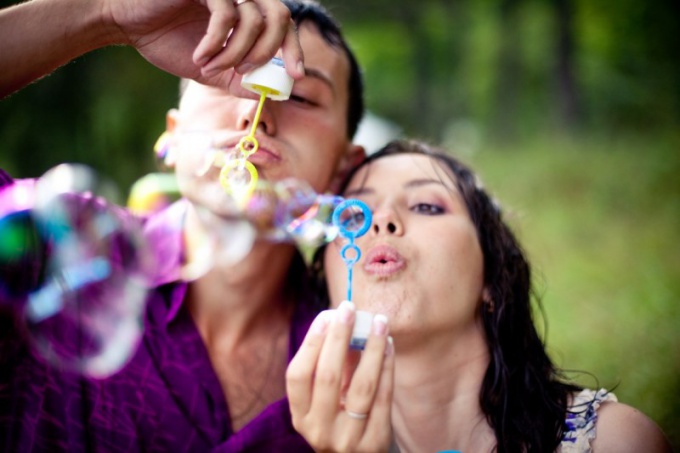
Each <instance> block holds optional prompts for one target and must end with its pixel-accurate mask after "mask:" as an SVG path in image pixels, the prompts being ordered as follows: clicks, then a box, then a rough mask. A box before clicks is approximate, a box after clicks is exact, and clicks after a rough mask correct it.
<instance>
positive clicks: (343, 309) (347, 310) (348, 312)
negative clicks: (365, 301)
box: [336, 300, 354, 324]
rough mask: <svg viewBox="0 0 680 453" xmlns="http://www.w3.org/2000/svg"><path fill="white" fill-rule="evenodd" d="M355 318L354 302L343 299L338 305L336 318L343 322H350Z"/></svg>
mask: <svg viewBox="0 0 680 453" xmlns="http://www.w3.org/2000/svg"><path fill="white" fill-rule="evenodd" d="M353 318H354V304H353V303H352V302H350V301H348V300H343V301H342V302H341V303H340V306H339V307H338V311H337V313H336V319H337V320H338V321H339V322H341V323H342V324H349V323H350V322H351V321H352V319H353Z"/></svg>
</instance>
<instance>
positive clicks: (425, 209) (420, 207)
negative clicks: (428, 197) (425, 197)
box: [411, 203, 444, 215]
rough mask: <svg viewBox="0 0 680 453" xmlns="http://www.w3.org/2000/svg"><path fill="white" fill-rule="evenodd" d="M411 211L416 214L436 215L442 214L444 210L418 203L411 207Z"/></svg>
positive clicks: (428, 204) (432, 205)
mask: <svg viewBox="0 0 680 453" xmlns="http://www.w3.org/2000/svg"><path fill="white" fill-rule="evenodd" d="M411 211H413V212H417V213H419V214H427V215H436V214H442V213H443V212H444V208H442V207H441V206H437V205H434V204H430V203H418V204H416V205H413V206H412V207H411Z"/></svg>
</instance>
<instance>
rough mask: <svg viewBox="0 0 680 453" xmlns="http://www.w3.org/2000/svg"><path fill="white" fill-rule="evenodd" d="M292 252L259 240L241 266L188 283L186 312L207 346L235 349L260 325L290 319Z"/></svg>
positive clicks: (224, 269) (215, 271) (209, 273)
mask: <svg viewBox="0 0 680 453" xmlns="http://www.w3.org/2000/svg"><path fill="white" fill-rule="evenodd" d="M294 253H295V250H294V249H293V247H292V246H290V245H287V244H269V243H259V242H258V243H256V245H255V246H254V247H253V249H252V251H251V252H250V253H249V254H248V255H247V256H246V257H245V258H244V259H243V260H241V261H240V262H238V263H236V264H234V265H231V266H227V267H222V268H217V267H215V268H213V269H212V270H211V271H210V272H208V273H207V274H206V275H204V276H203V277H201V278H199V279H197V280H195V281H193V282H191V284H190V285H189V290H188V294H187V304H188V308H189V311H190V312H191V314H192V316H193V318H194V321H195V322H196V325H197V327H198V329H199V331H200V332H201V334H202V335H203V338H204V340H205V341H206V344H207V345H208V346H209V347H210V346H211V345H212V344H214V343H215V342H220V343H223V342H224V341H228V342H229V343H232V345H234V346H235V345H237V344H239V343H241V342H242V341H244V340H245V339H246V337H247V336H248V335H249V333H252V332H253V331H254V330H257V329H259V328H260V327H263V326H267V325H271V323H272V322H275V323H277V324H278V322H279V321H280V320H281V319H285V320H286V322H287V321H289V318H290V314H291V307H292V305H293V303H294V301H290V300H288V298H289V297H290V295H288V294H287V290H288V289H287V288H286V283H287V281H286V277H287V276H288V272H289V268H290V266H291V263H292V260H293V256H294Z"/></svg>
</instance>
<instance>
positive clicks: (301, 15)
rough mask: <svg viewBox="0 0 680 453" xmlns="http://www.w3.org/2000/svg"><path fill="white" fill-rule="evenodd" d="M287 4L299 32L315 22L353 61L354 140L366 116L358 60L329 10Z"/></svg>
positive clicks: (295, 1)
mask: <svg viewBox="0 0 680 453" xmlns="http://www.w3.org/2000/svg"><path fill="white" fill-rule="evenodd" d="M283 4H284V5H286V7H288V9H289V10H290V16H291V19H292V20H293V22H294V23H295V26H296V27H298V28H299V27H300V24H302V23H303V22H311V23H312V24H314V26H316V28H317V30H318V31H319V34H320V35H321V37H322V38H323V39H324V41H326V42H327V43H328V44H330V45H331V46H333V47H336V48H338V49H340V50H342V51H343V52H344V53H345V55H346V56H347V60H348V61H349V81H348V86H347V88H348V98H349V99H348V105H347V136H348V138H349V139H350V140H351V139H352V137H354V134H356V132H357V129H358V127H359V122H360V121H361V118H362V117H363V115H364V82H363V77H362V75H361V70H360V69H359V63H357V59H356V57H355V56H354V53H353V52H352V50H351V49H350V48H349V46H348V45H347V41H345V38H344V36H343V35H342V31H341V29H340V25H339V24H338V22H337V21H336V20H335V19H334V18H333V16H331V14H330V13H329V12H328V10H327V9H326V8H324V7H323V6H321V5H320V4H319V3H317V2H316V1H313V0H283ZM187 83H188V80H187V79H182V80H181V81H180V97H181V96H182V94H184V90H185V89H186V85H187Z"/></svg>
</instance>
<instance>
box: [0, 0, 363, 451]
mask: <svg viewBox="0 0 680 453" xmlns="http://www.w3.org/2000/svg"><path fill="white" fill-rule="evenodd" d="M103 1H104V0H102V2H103ZM91 3H95V2H93V0H87V1H78V0H49V1H48V0H33V1H31V2H28V3H27V4H25V5H26V7H31V6H32V4H37V6H41V7H42V8H44V9H45V10H47V12H44V14H43V13H41V14H37V13H38V12H40V11H43V10H41V9H40V8H37V7H36V9H35V10H34V11H33V15H38V16H39V17H41V18H42V19H43V20H46V21H47V22H48V23H46V24H44V26H43V28H46V29H47V30H48V31H49V30H50V29H51V28H52V27H55V28H57V29H58V31H57V32H56V33H57V35H58V34H59V33H62V32H63V31H64V30H68V32H69V33H73V34H74V35H78V36H79V37H81V38H82V39H84V38H85V37H87V36H89V35H88V34H87V33H78V31H79V30H81V28H79V27H76V26H75V25H74V26H73V27H72V28H69V27H67V26H65V25H64V24H63V23H59V24H54V23H52V22H51V21H49V20H47V19H46V17H59V18H63V20H64V21H66V22H65V23H69V22H68V21H71V22H73V21H75V22H78V21H80V20H81V19H80V18H81V17H82V18H87V19H88V20H90V21H93V22H95V23H97V22H99V21H101V19H100V20H99V21H98V20H92V17H93V15H92V14H90V13H89V10H90V7H89V6H88V5H90V4H91ZM107 3H109V2H104V4H99V5H98V6H97V8H98V9H97V11H104V12H105V13H104V17H113V16H115V17H117V18H120V17H122V16H121V15H120V14H121V13H120V11H133V12H135V13H137V15H135V14H133V13H126V14H128V16H125V17H127V19H125V20H122V19H117V21H116V22H115V23H116V24H117V26H115V27H108V28H107V30H108V34H105V35H106V36H105V37H101V36H99V37H97V38H96V39H95V38H93V41H91V42H88V43H87V44H86V45H82V46H80V47H78V46H77V45H73V46H72V47H73V48H71V47H70V46H64V45H63V44H64V42H62V43H61V44H62V47H68V48H69V49H70V50H68V51H61V50H59V51H56V50H55V52H57V53H58V54H59V55H57V57H55V56H54V55H52V54H50V52H43V51H41V50H40V49H36V52H35V53H32V52H29V51H27V50H26V51H25V50H24V49H31V46H35V47H40V44H39V43H37V42H36V41H29V42H28V43H26V44H25V47H21V46H19V44H17V43H14V44H12V45H10V46H9V49H10V51H9V53H8V54H5V55H4V56H0V62H2V63H3V66H5V64H4V63H8V62H12V61H16V62H17V64H16V66H17V67H18V69H17V70H15V71H13V74H14V75H11V76H0V77H1V78H0V87H2V93H8V92H11V91H12V90H14V89H16V88H17V87H19V86H21V85H23V84H25V83H28V82H29V81H30V80H31V79H32V78H35V77H37V76H40V75H42V74H44V73H47V72H48V71H50V70H51V69H53V68H54V67H56V66H58V65H59V64H62V63H64V62H65V61H68V59H71V58H74V57H75V56H77V55H78V54H80V53H82V52H84V51H87V50H90V49H91V48H94V47H97V46H100V45H104V44H110V43H112V42H131V43H134V45H135V46H136V47H137V48H138V49H139V50H140V52H141V53H142V54H143V55H145V57H146V58H147V59H148V60H149V61H151V62H152V63H154V64H156V65H157V66H159V67H161V68H163V69H166V70H169V71H171V72H173V73H174V74H177V75H180V76H183V77H190V78H194V79H197V80H198V81H201V82H204V83H206V84H205V85H201V84H198V83H196V82H189V83H188V86H187V87H186V90H185V91H184V94H183V97H182V100H181V103H180V106H179V109H178V110H177V111H174V110H173V111H171V112H170V113H169V115H168V130H169V131H170V132H172V133H174V132H177V133H179V132H182V131H187V130H195V129H196V128H200V129H202V130H205V129H206V128H207V129H220V130H222V131H225V130H226V131H228V132H229V133H230V134H231V135H232V137H234V138H236V137H239V138H240V137H242V136H243V135H246V134H247V132H248V131H249V125H250V122H251V121H252V119H253V114H254V109H255V106H256V103H257V101H256V100H254V99H252V98H239V97H236V96H234V95H233V94H232V92H233V93H235V92H239V91H238V88H237V86H238V81H239V77H238V76H235V75H234V71H232V70H231V69H230V68H231V67H233V66H234V65H236V68H237V70H238V71H241V72H247V69H249V68H250V67H252V65H254V64H256V63H262V62H263V61H266V60H267V58H270V57H271V56H272V55H273V53H274V52H275V51H276V50H277V49H278V47H279V45H281V49H282V56H283V59H284V61H285V63H286V67H287V68H288V69H287V70H288V71H289V73H290V74H291V75H292V76H294V77H296V78H297V80H296V82H295V86H294V88H293V93H292V96H291V99H290V100H289V101H286V102H267V103H266V105H265V109H264V112H263V114H262V118H261V123H260V126H259V127H258V130H257V133H256V137H257V139H258V141H259V143H260V150H259V151H258V152H257V153H256V154H254V155H253V156H251V158H250V160H251V161H252V162H253V163H254V164H255V165H256V166H257V168H258V171H259V173H260V176H261V177H262V178H265V179H268V180H279V179H282V178H285V177H291V176H292V177H295V178H299V179H303V180H306V181H308V182H309V183H310V184H311V185H312V187H313V188H314V189H315V190H317V191H319V192H321V191H324V190H325V189H326V188H328V187H329V186H330V185H331V184H332V180H333V177H334V176H335V175H336V174H337V173H338V171H339V170H340V171H341V170H342V169H343V168H345V167H347V166H349V165H351V164H352V163H353V161H356V160H357V159H360V158H362V157H363V150H362V149H361V148H360V147H358V146H354V145H352V144H351V143H350V138H351V136H352V135H353V134H354V132H355V131H356V126H357V123H358V121H359V119H360V117H361V112H362V110H363V105H362V98H361V96H362V94H361V81H360V76H359V72H358V69H357V67H356V62H355V61H354V58H353V56H352V55H351V53H350V52H349V50H348V49H347V48H346V46H345V44H344V41H343V40H342V37H341V35H340V34H339V30H338V29H337V28H336V25H335V24H334V23H333V21H332V20H330V18H329V17H328V16H327V15H326V13H325V11H323V10H322V9H321V8H320V7H319V6H318V5H315V4H311V3H299V2H297V1H290V2H286V6H288V7H289V9H290V12H291V16H292V19H293V21H294V22H295V23H296V24H297V28H298V33H299V42H300V45H301V48H302V51H303V52H304V57H305V67H304V72H305V75H304V76H302V70H298V69H296V68H297V61H301V60H300V58H298V57H299V54H298V52H297V50H296V49H297V45H296V44H295V41H296V40H295V33H294V27H293V26H292V25H290V24H289V23H288V22H287V18H286V21H278V22H276V21H273V20H272V19H271V17H270V16H276V14H279V13H275V12H274V11H278V10H277V6H278V2H277V1H274V0H254V1H247V2H245V3H239V4H238V5H236V4H234V5H232V4H231V3H230V2H229V3H223V2H220V1H217V0H213V1H208V2H207V4H208V6H209V10H207V9H206V8H205V7H202V6H201V5H200V2H196V3H194V2H190V1H186V0H185V1H178V2H175V3H176V4H173V5H166V3H173V2H168V0H159V1H158V2H155V1H152V0H145V1H144V2H142V1H139V2H138V1H136V0H129V1H123V0H119V1H118V2H114V3H113V4H107ZM127 3H129V5H128V4H127ZM137 3H138V4H137ZM59 6H60V7H59ZM114 6H115V7H114ZM123 6H125V7H123ZM75 7H82V8H83V12H82V13H80V12H79V13H78V14H76V15H74V14H69V13H72V8H75ZM147 7H148V8H147ZM173 8H182V9H181V10H180V11H182V14H177V13H175V10H174V9H173ZM112 11H118V13H116V14H114V13H113V12H112ZM227 12H228V13H229V14H227ZM3 13H5V12H0V30H3V31H2V32H0V35H5V31H4V26H5V24H8V23H10V22H11V23H12V24H15V21H17V20H20V19H19V18H20V17H21V18H24V19H25V20H27V21H29V22H31V23H33V22H32V21H33V20H37V19H33V18H31V17H32V16H33V15H31V14H26V15H20V16H15V17H14V20H12V21H8V20H7V16H3ZM48 13H49V14H48ZM235 13H241V16H240V19H239V21H237V22H236V25H235V28H234V31H233V33H232V34H231V35H229V30H230V29H231V27H232V26H233V24H234V22H233V21H231V22H230V21H227V20H226V19H225V18H226V17H233V14H235ZM93 14H94V13H93ZM75 16H78V18H75ZM94 17H97V16H94ZM135 17H144V18H145V19H144V20H139V21H134V20H132V21H130V19H131V18H135ZM180 17H181V19H180ZM186 17H190V18H193V19H195V21H193V20H188V19H186V20H185V18H186ZM284 17H285V16H284ZM258 22H263V23H264V24H265V25H264V27H263V31H262V32H261V33H260V34H259V35H257V36H251V35H249V34H248V33H249V32H248V31H247V30H249V29H250V25H249V24H257V23H258ZM140 23H144V24H146V25H145V26H144V27H143V30H144V31H143V32H137V34H136V35H135V34H133V33H132V32H131V30H139V27H140ZM150 23H154V24H163V26H162V27H158V26H156V25H154V26H150V25H148V24H150ZM72 25H73V24H72ZM206 26H207V29H208V33H207V34H206V36H203V32H204V30H205V27H206ZM17 27H18V26H17V25H16V24H15V25H12V28H13V31H14V33H15V34H18V33H19V31H17ZM201 27H203V28H201ZM29 28H30V27H29ZM84 28H88V27H84ZM74 29H75V31H74ZM259 29H262V28H256V30H259ZM225 30H226V32H225ZM277 30H278V31H277ZM121 31H122V32H123V33H124V34H125V36H127V37H128V38H126V39H125V40H121V39H119V38H111V35H113V36H116V37H118V36H119V35H120V33H121ZM251 31H252V30H251ZM291 31H292V32H291ZM36 32H37V31H36ZM23 33H26V32H25V31H24V32H23ZM172 33H175V34H174V35H172ZM133 36H134V37H133ZM26 38H27V39H29V40H31V39H32V38H31V37H30V36H27V37H26ZM0 39H1V38H0ZM8 39H10V40H11V41H12V42H14V41H16V37H9V38H8ZM225 40H226V46H225V47H222V44H224V42H225ZM78 41H79V40H78ZM65 42H70V41H69V38H68V37H67V38H66V41H65ZM199 42H200V44H199ZM272 43H274V45H273V44H272ZM43 44H44V43H43ZM196 46H198V47H196ZM230 46H231V47H230ZM274 47H276V48H274ZM194 49H195V51H194ZM192 52H193V55H192ZM24 53H26V56H27V57H26V58H24V56H23V54H24ZM6 55H10V58H7V57H6ZM29 55H33V56H34V58H36V59H37V60H39V61H38V62H37V63H35V64H34V63H33V60H32V59H31V58H29ZM173 56H176V58H173ZM211 57H212V58H211ZM192 58H193V59H192ZM206 61H207V63H206ZM17 74H18V75H17ZM208 85H210V86H208ZM229 90H231V91H229ZM239 93H240V92H239ZM191 159H192V155H191V154H190V153H187V154H182V155H180V156H178V160H177V170H178V172H179V171H180V170H181V169H182V168H183V166H186V165H189V166H190V165H191ZM3 179H4V183H5V184H9V183H11V180H10V179H9V178H8V177H7V176H6V175H5V176H4V178H0V181H1V180H3ZM214 184H216V181H215V176H214V175H213V174H212V173H209V174H208V175H206V176H205V177H198V176H196V177H195V178H193V179H192V178H189V179H187V180H185V181H183V182H182V185H181V190H182V192H183V195H184V197H185V200H184V201H181V202H180V203H179V204H177V205H176V206H173V207H171V208H170V209H168V210H167V211H164V212H162V213H160V214H159V215H157V216H155V217H153V218H151V219H149V220H148V221H147V223H146V230H145V234H146V235H147V239H148V240H149V241H153V242H154V243H155V244H156V245H158V244H159V243H161V244H163V247H160V248H159V247H157V248H159V250H160V256H159V257H158V259H159V260H158V263H159V265H158V267H159V269H158V270H157V275H156V280H155V287H154V289H153V290H152V291H151V292H150V294H149V296H148V301H147V304H148V309H147V316H146V319H145V328H146V329H145V333H144V338H143V340H142V342H141V344H140V347H139V349H138V350H137V351H136V353H135V354H134V356H133V357H132V358H131V359H130V362H129V363H128V364H127V365H126V366H125V367H124V368H123V369H122V370H121V371H120V372H118V373H117V374H115V375H113V376H111V377H109V378H107V379H103V380H94V379H88V378H87V377H82V376H77V375H74V374H70V373H67V372H60V371H59V370H55V369H53V368H50V367H49V366H47V365H44V364H43V363H42V362H41V361H40V359H39V358H37V357H36V356H35V355H34V354H32V353H31V352H30V351H28V350H27V348H26V345H25V343H23V342H20V341H18V339H19V338H21V337H20V333H19V331H18V330H19V329H17V328H16V326H13V327H11V328H9V329H8V330H7V332H8V333H6V334H5V337H4V338H3V337H2V334H0V351H1V352H2V353H3V355H2V358H1V359H0V361H1V362H2V363H0V368H1V369H2V370H3V371H0V411H1V412H0V446H2V448H3V449H4V450H7V451H29V450H30V451H36V450H37V451H41V450H49V451H53V450H69V451H79V450H102V451H126V452H130V451H140V450H142V451H148V450H151V451H210V450H211V449H214V450H215V451H246V450H247V451H304V450H305V449H306V448H308V447H307V445H306V443H305V442H304V441H303V440H302V439H301V438H300V437H299V436H298V434H297V433H295V431H294V430H293V428H292V425H291V423H290V414H289V410H288V403H287V401H286V399H285V381H284V374H285V369H286V366H287V363H288V361H289V359H290V358H291V357H292V356H293V355H294V353H295V351H296V350H297V348H298V346H299V345H300V343H301V341H302V338H303V336H304V333H305V332H306V330H307V327H308V326H309V323H310V322H311V320H312V319H313V317H314V315H315V312H316V310H315V308H314V307H313V306H312V304H311V302H310V301H311V298H310V296H309V293H308V292H307V283H306V281H305V279H304V276H303V272H302V262H301V258H300V256H299V254H298V253H297V252H296V250H295V248H294V247H293V246H292V245H289V244H273V243H267V242H256V243H255V245H254V247H253V249H252V251H251V253H250V254H249V255H248V256H247V257H246V258H245V259H244V260H242V261H240V262H238V263H237V264H236V265H232V266H222V267H215V268H213V269H212V270H211V271H210V272H208V273H207V274H205V275H204V276H202V277H201V278H199V279H197V280H195V281H193V282H191V283H187V282H183V281H181V280H179V279H178V273H177V269H178V267H179V266H181V263H182V260H183V259H184V257H185V255H189V256H190V255H191V253H192V250H191V246H190V244H189V243H188V239H190V238H191V237H192V235H193V234H195V233H196V232H199V233H200V232H201V231H203V230H204V228H206V227H205V225H203V223H202V220H201V219H202V218H201V217H200V216H198V215H196V211H195V209H194V206H195V203H198V204H204V205H205V203H203V202H204V201H205V200H204V199H203V198H202V197H203V194H204V193H205V189H206V188H209V187H211V186H212V185H214ZM178 227H179V229H178ZM177 231H179V232H177ZM29 284H31V285H33V286H35V285H38V284H39V282H37V281H34V282H29Z"/></svg>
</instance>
